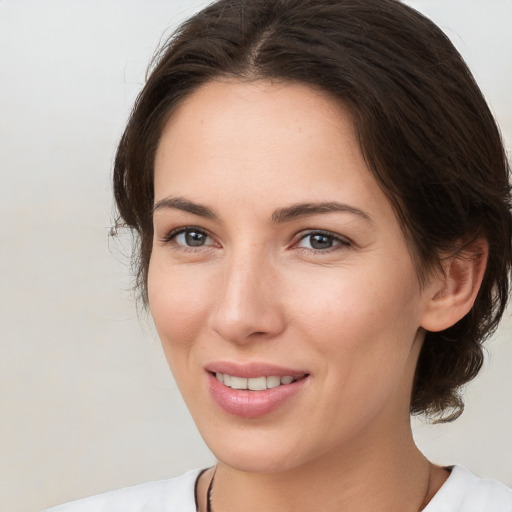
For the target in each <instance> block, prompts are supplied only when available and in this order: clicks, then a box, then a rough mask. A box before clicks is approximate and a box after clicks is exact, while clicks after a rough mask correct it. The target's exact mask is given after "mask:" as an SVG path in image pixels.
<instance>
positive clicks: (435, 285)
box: [421, 238, 489, 332]
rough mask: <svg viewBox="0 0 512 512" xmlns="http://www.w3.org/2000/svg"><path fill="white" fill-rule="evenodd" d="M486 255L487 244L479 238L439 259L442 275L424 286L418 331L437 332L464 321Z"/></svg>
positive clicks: (474, 294) (473, 299) (473, 298)
mask: <svg viewBox="0 0 512 512" xmlns="http://www.w3.org/2000/svg"><path fill="white" fill-rule="evenodd" d="M488 255H489V244H488V242H487V240H485V239H483V238H478V239H477V240H474V241H472V242H471V243H469V244H468V245H466V246H463V247H462V248H461V249H460V250H458V251H457V252H456V253H455V254H451V255H448V256H446V257H445V258H442V259H441V266H442V272H439V275H438V276H434V277H433V278H432V281H431V282H430V283H429V285H428V286H427V288H426V290H425V292H426V293H427V297H426V298H427V304H426V307H425V310H424V311H423V315H422V321H421V327H423V329H425V330H426V331H432V332H439V331H442V330H444V329H448V328H449V327H451V326H452V325H454V324H456V323H457V322H458V321H459V320H460V319H461V318H463V317H464V316H465V315H466V314H467V313H469V311H470V310H471V308H472V307H473V304H474V302H475V300H476V297H477V294H478V290H479V289H480V285H481V284H482V279H483V277H484V274H485V268H486V265H487V257H488Z"/></svg>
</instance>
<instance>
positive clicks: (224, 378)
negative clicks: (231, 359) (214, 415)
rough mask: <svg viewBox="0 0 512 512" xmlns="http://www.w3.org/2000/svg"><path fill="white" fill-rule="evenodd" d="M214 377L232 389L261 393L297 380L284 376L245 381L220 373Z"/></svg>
mask: <svg viewBox="0 0 512 512" xmlns="http://www.w3.org/2000/svg"><path fill="white" fill-rule="evenodd" d="M215 377H216V378H217V380H218V381H219V382H222V383H223V384H224V385H225V386H228V387H230V388H232V389H250V390H251V391H263V390H265V389H271V388H277V386H281V385H282V384H291V383H292V382H294V381H295V380H297V379H296V378H295V377H292V376H290V375H285V376H284V377H279V376H277V375H272V376H271V377H251V378H248V379H247V378H245V377H235V376H233V375H228V374H227V373H220V372H216V373H215Z"/></svg>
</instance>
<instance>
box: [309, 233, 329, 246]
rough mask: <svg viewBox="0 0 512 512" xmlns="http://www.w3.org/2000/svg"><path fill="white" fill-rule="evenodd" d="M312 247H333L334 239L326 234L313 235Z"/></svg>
mask: <svg viewBox="0 0 512 512" xmlns="http://www.w3.org/2000/svg"><path fill="white" fill-rule="evenodd" d="M311 247H313V249H329V248H330V247H332V240H331V239H330V237H328V236H325V235H312V236H311Z"/></svg>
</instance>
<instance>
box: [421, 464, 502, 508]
mask: <svg viewBox="0 0 512 512" xmlns="http://www.w3.org/2000/svg"><path fill="white" fill-rule="evenodd" d="M424 512H512V489H510V488H508V487H506V486H505V485H503V484H501V483H499V482H496V481H495V480H486V479H482V478H478V477H477V476H475V475H473V473H471V472H469V471H468V470H467V469H465V468H463V467H462V466H454V467H453V468H452V472H451V475H450V477H449V478H448V480H447V481H446V482H445V484H444V485H443V486H442V487H441V489H439V491H438V493H437V494H436V495H435V496H434V498H433V499H432V501H431V502H430V503H429V504H428V505H427V507H426V508H425V509H424Z"/></svg>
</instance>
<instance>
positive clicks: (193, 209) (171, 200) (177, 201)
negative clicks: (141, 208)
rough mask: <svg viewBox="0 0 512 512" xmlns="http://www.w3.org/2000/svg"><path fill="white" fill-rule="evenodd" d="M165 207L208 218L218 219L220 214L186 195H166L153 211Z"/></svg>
mask: <svg viewBox="0 0 512 512" xmlns="http://www.w3.org/2000/svg"><path fill="white" fill-rule="evenodd" d="M163 208H173V209H175V210H181V211H184V212H188V213H192V214H194V215H198V216H199V217H205V218H207V219H212V220H218V216H217V215H216V214H215V213H214V211H213V210H210V208H208V207H206V206H203V205H201V204H197V203H193V202H192V201H189V200H188V199H185V198H184V197H166V198H165V199H161V200H160V201H158V202H157V203H156V204H155V206H154V207H153V213H155V212H156V211H158V210H162V209H163Z"/></svg>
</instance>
